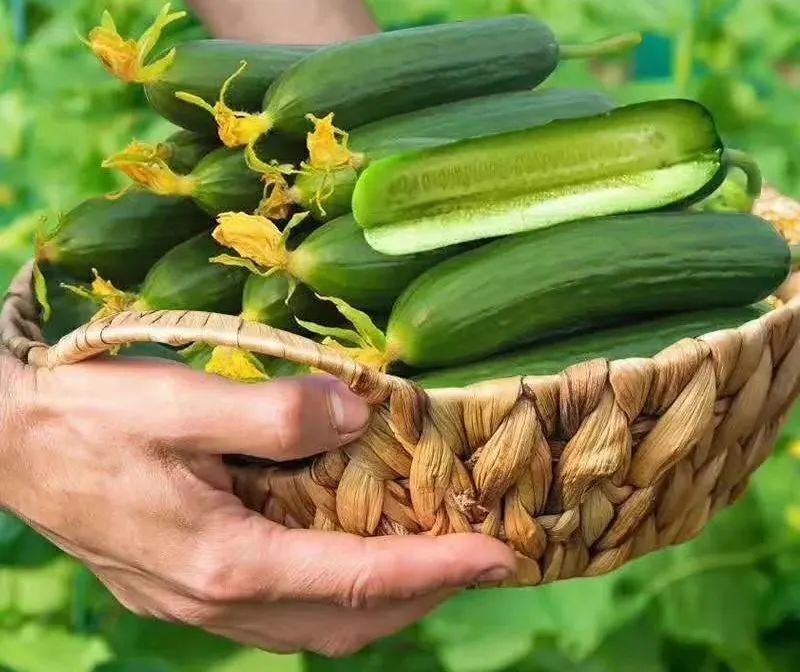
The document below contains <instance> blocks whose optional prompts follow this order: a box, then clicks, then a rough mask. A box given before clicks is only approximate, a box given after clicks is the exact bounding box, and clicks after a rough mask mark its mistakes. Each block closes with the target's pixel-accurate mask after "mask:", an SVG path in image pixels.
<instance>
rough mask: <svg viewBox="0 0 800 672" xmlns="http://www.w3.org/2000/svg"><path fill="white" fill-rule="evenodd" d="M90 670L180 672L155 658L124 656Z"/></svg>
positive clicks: (103, 671) (98, 671)
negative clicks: (124, 657) (121, 658)
mask: <svg viewBox="0 0 800 672" xmlns="http://www.w3.org/2000/svg"><path fill="white" fill-rule="evenodd" d="M92 672H180V670H179V669H178V668H177V667H175V666H174V665H172V664H170V663H168V662H167V661H165V660H159V659H157V658H126V659H124V660H115V661H113V662H110V663H103V664H101V665H99V666H98V667H96V668H95V669H94V670H93V671H92Z"/></svg>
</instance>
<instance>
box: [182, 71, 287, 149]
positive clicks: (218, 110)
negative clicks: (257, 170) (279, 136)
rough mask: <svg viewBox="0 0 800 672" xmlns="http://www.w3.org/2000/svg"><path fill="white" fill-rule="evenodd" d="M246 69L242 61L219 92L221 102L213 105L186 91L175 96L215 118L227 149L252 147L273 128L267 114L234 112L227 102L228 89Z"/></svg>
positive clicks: (221, 138)
mask: <svg viewBox="0 0 800 672" xmlns="http://www.w3.org/2000/svg"><path fill="white" fill-rule="evenodd" d="M246 67H247V62H246V61H242V63H241V65H240V66H239V69H238V70H237V71H236V72H234V73H233V74H232V75H231V76H230V77H228V79H227V80H225V83H224V84H223V85H222V89H220V92H219V100H217V102H216V103H214V104H213V105H210V104H209V103H208V102H207V101H205V100H203V99H202V98H201V97H200V96H196V95H194V94H192V93H188V92H186V91H178V92H177V93H176V94H175V97H176V98H178V99H179V100H182V101H184V102H186V103H190V104H191V105H196V106H197V107H200V108H202V109H204V110H205V111H206V112H208V113H209V114H210V115H211V116H213V117H214V121H216V122H217V131H218V133H219V139H220V140H222V143H223V144H224V145H225V146H226V147H245V146H246V147H252V146H253V145H254V144H255V142H256V140H258V139H259V138H260V137H261V136H262V135H264V134H265V133H268V132H269V131H270V129H271V128H272V120H271V119H270V118H269V116H268V115H267V114H265V113H263V112H261V113H259V114H251V113H249V112H242V111H239V110H234V109H231V108H230V107H229V106H228V104H227V103H226V102H225V98H226V96H227V93H228V89H229V88H230V86H231V84H232V83H233V82H234V80H235V79H236V78H237V77H238V76H239V75H240V74H241V73H242V71H243V70H244V69H245V68H246Z"/></svg>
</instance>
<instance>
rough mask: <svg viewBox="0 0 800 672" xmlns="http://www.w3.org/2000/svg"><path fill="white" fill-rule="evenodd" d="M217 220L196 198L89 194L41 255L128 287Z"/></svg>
mask: <svg viewBox="0 0 800 672" xmlns="http://www.w3.org/2000/svg"><path fill="white" fill-rule="evenodd" d="M213 224H214V223H213V221H212V220H211V219H210V218H209V217H208V215H206V214H205V213H204V212H203V211H202V210H200V209H199V208H198V207H197V206H196V205H195V204H194V203H193V202H192V201H191V199H188V198H167V197H163V196H156V195H154V194H150V193H148V192H144V191H129V192H128V193H126V194H125V195H124V196H122V197H120V198H118V199H115V200H111V199H108V198H105V197H101V198H93V199H90V200H88V201H85V202H84V203H82V204H81V205H79V206H78V207H77V208H75V209H74V210H72V211H70V212H68V213H67V214H66V215H64V216H63V218H62V219H61V222H60V226H59V228H58V230H57V231H56V232H55V233H54V234H53V236H51V237H50V239H49V240H47V241H46V242H45V244H44V249H43V250H42V254H43V256H44V257H45V260H49V262H50V263H52V264H53V265H54V266H55V267H57V268H58V269H60V270H61V271H63V272H65V273H68V274H69V275H71V276H72V277H74V278H76V279H77V280H79V281H81V282H88V281H90V280H91V279H92V269H97V271H98V273H99V274H100V275H101V276H102V277H103V278H106V279H108V280H111V281H112V282H113V283H114V284H115V285H116V286H117V287H121V288H129V287H131V286H132V285H134V284H136V283H138V282H140V281H141V280H142V279H143V278H144V277H145V275H146V274H147V272H148V270H150V267H151V266H152V265H153V264H154V263H155V262H156V261H158V259H159V258H161V257H162V256H163V255H164V254H166V253H167V252H168V251H169V250H170V249H172V248H173V247H175V246H176V245H178V244H179V243H182V242H183V241H185V240H188V239H189V238H191V237H192V236H194V235H196V234H197V233H199V232H201V231H207V230H210V229H211V227H212V226H213ZM45 260H43V261H45Z"/></svg>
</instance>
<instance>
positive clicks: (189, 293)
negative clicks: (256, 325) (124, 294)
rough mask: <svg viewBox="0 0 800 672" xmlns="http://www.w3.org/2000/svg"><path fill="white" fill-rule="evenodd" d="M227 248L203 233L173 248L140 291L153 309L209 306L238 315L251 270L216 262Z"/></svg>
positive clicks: (184, 308) (212, 309) (145, 305)
mask: <svg viewBox="0 0 800 672" xmlns="http://www.w3.org/2000/svg"><path fill="white" fill-rule="evenodd" d="M225 253H226V250H225V249H224V248H222V247H221V246H220V245H217V243H216V242H214V239H213V238H212V237H211V234H210V233H202V234H200V235H198V236H195V237H194V238H192V239H191V240H187V241H186V242H185V243H181V244H180V245H178V246H177V247H175V248H173V249H172V250H170V251H169V252H168V253H167V254H166V255H164V257H162V258H161V259H160V260H159V261H158V262H157V263H156V264H155V265H154V266H153V268H152V269H150V272H149V273H148V274H147V277H146V278H145V280H144V282H143V283H142V287H141V290H140V292H139V296H140V299H141V301H142V303H143V304H144V305H143V307H146V308H148V309H150V310H206V311H209V312H216V313H226V314H228V315H238V314H239V312H240V311H241V305H242V290H243V289H244V283H245V281H246V280H247V277H248V272H247V271H246V270H245V269H243V268H235V267H232V266H223V265H221V264H212V263H211V262H210V261H209V260H210V259H211V258H212V257H216V256H218V255H220V254H225Z"/></svg>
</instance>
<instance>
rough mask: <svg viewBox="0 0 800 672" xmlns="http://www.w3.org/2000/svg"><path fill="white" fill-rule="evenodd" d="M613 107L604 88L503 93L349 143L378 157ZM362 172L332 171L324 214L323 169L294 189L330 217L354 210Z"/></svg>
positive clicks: (401, 119)
mask: <svg viewBox="0 0 800 672" xmlns="http://www.w3.org/2000/svg"><path fill="white" fill-rule="evenodd" d="M614 107H615V105H614V103H613V102H612V101H611V100H610V99H609V98H607V97H606V96H604V95H602V94H601V93H598V92H596V91H586V90H580V89H552V90H549V91H515V92H512V93H500V94H495V95H492V96H483V97H480V98H472V99H470V100H465V101H461V102H458V103H447V104H445V105H437V106H435V107H431V108H426V109H423V110H418V111H415V112H410V113H408V114H403V115H399V116H396V117H390V118H388V119H384V120H382V121H377V122H374V123H372V124H367V125H366V126H362V127H361V128H357V129H356V130H354V131H353V132H352V133H351V134H350V148H351V149H352V150H353V151H355V152H359V153H362V154H364V155H365V156H366V157H367V160H368V161H374V160H377V159H381V158H385V157H387V156H391V155H392V154H395V153H399V152H404V151H412V150H416V149H426V148H430V147H439V146H442V145H447V144H449V143H451V142H455V141H458V140H466V139H468V138H475V137H481V136H485V135H492V134H497V133H507V132H511V131H519V130H523V129H525V128H532V127H534V126H541V125H544V124H548V123H550V122H551V121H555V120H556V119H572V118H575V117H585V116H592V115H596V114H601V113H603V112H608V111H609V110H612V109H613V108H614ZM358 176H359V172H358V171H356V170H354V169H353V168H346V169H344V170H337V171H334V173H333V177H332V179H333V180H334V184H333V194H332V195H331V197H330V198H329V199H328V200H326V201H325V204H324V207H325V214H323V213H322V212H321V211H320V210H319V208H318V207H317V205H316V203H314V195H315V194H316V193H317V190H318V188H319V186H320V184H321V182H322V180H323V179H324V175H323V174H322V173H319V172H317V171H309V172H307V173H303V174H301V175H299V176H298V178H297V180H296V181H295V184H294V188H295V191H296V194H297V195H298V200H299V202H300V203H301V204H302V205H303V207H307V208H309V209H310V210H311V213H312V214H313V216H314V217H315V218H316V219H317V220H319V221H329V220H331V219H335V218H336V217H340V216H341V215H345V214H347V213H348V212H350V211H351V209H352V199H353V191H354V190H355V188H356V183H357V182H358ZM329 179H331V178H329Z"/></svg>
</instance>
